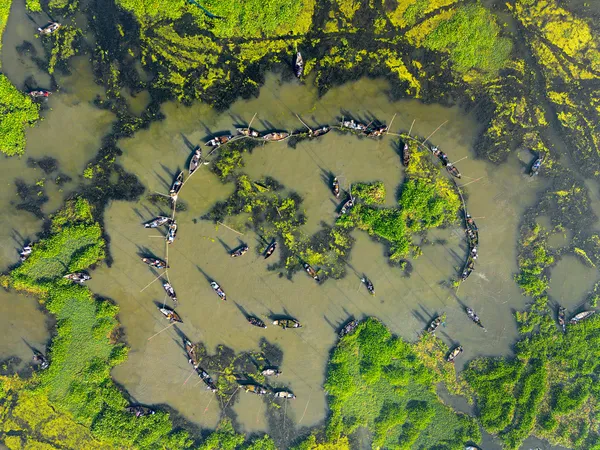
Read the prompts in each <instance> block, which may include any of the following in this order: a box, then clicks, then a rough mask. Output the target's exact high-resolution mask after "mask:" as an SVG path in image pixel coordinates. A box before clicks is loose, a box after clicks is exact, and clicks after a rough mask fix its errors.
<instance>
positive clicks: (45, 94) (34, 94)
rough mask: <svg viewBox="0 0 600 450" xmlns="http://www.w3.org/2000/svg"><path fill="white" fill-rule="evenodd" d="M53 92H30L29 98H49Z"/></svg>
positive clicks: (42, 90)
mask: <svg viewBox="0 0 600 450" xmlns="http://www.w3.org/2000/svg"><path fill="white" fill-rule="evenodd" d="M51 94H52V92H50V91H46V90H44V89H38V90H36V91H29V96H30V97H31V98H47V97H50V95H51Z"/></svg>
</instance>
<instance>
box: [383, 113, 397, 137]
mask: <svg viewBox="0 0 600 450" xmlns="http://www.w3.org/2000/svg"><path fill="white" fill-rule="evenodd" d="M395 118H396V113H394V117H392V120H390V124H389V125H388V128H387V131H386V132H385V134H389V132H390V128H392V124H393V123H394V119H395Z"/></svg>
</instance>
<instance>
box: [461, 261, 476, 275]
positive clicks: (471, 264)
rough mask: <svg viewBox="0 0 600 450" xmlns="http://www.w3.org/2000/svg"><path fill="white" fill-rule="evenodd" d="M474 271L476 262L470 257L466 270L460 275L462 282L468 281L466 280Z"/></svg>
mask: <svg viewBox="0 0 600 450" xmlns="http://www.w3.org/2000/svg"><path fill="white" fill-rule="evenodd" d="M474 270H475V261H474V260H473V258H471V257H470V256H469V259H468V261H467V264H466V265H465V268H464V269H463V271H462V273H461V274H460V280H461V281H466V279H467V278H469V275H471V274H472V273H473V271H474Z"/></svg>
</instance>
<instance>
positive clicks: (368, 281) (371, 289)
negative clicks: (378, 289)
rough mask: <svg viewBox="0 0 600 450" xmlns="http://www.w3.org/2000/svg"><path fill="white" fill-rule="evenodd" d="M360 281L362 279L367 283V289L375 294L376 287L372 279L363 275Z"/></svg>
mask: <svg viewBox="0 0 600 450" xmlns="http://www.w3.org/2000/svg"><path fill="white" fill-rule="evenodd" d="M360 281H362V282H363V283H364V284H365V286H367V290H368V291H369V294H371V295H375V287H374V286H373V283H372V282H371V280H369V279H368V278H367V277H362V278H361V279H360Z"/></svg>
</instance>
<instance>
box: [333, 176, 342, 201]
mask: <svg viewBox="0 0 600 450" xmlns="http://www.w3.org/2000/svg"><path fill="white" fill-rule="evenodd" d="M331 190H332V191H333V195H335V198H340V182H339V181H338V179H337V177H334V179H333V181H332V182H331Z"/></svg>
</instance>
